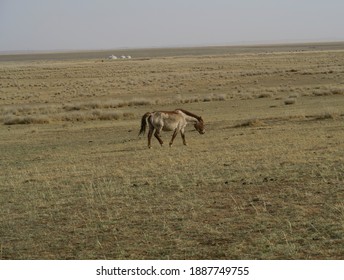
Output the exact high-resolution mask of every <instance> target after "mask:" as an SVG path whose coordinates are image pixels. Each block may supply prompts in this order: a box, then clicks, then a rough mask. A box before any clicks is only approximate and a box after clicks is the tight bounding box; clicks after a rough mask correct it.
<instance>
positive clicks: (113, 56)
mask: <svg viewBox="0 0 344 280" xmlns="http://www.w3.org/2000/svg"><path fill="white" fill-rule="evenodd" d="M119 58H120V59H131V56H130V55H127V56H125V55H121V56H120V57H117V56H115V55H113V54H112V55H110V56H109V57H108V59H119Z"/></svg>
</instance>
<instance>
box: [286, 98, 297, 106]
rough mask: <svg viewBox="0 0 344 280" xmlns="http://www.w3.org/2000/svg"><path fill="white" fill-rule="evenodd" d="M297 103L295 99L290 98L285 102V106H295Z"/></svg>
mask: <svg viewBox="0 0 344 280" xmlns="http://www.w3.org/2000/svg"><path fill="white" fill-rule="evenodd" d="M295 103H296V99H295V98H288V99H286V100H284V105H293V104H295Z"/></svg>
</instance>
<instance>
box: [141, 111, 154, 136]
mask: <svg viewBox="0 0 344 280" xmlns="http://www.w3.org/2000/svg"><path fill="white" fill-rule="evenodd" d="M150 114H151V113H149V112H148V113H146V114H144V115H143V116H142V119H141V129H140V132H139V135H141V134H143V135H144V134H145V132H146V126H147V118H148V117H149V116H150Z"/></svg>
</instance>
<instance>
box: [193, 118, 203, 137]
mask: <svg viewBox="0 0 344 280" xmlns="http://www.w3.org/2000/svg"><path fill="white" fill-rule="evenodd" d="M194 126H195V128H196V130H197V131H198V132H199V134H204V133H205V129H204V122H203V119H202V118H201V117H199V119H198V121H197V122H196V123H195V125H194Z"/></svg>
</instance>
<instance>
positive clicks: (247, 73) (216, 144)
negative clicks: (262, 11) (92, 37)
mask: <svg viewBox="0 0 344 280" xmlns="http://www.w3.org/2000/svg"><path fill="white" fill-rule="evenodd" d="M126 52H127V53H126ZM122 53H123V54H125V55H126V54H130V55H131V56H132V59H125V60H124V59H118V60H108V59H107V56H108V55H111V54H116V55H120V54H122ZM0 61H1V63H0V139H1V140H0V154H1V157H0V167H1V169H0V259H343V258H344V79H343V78H344V43H333V44H330V43H329V44H301V45H284V46H283V45H280V46H256V47H214V48H211V47H209V48H185V49H167V50H160V49H153V50H135V51H134V50H122V51H121V53H116V51H108V52H106V51H102V52H90V53H69V54H42V55H39V54H35V55H33V54H32V55H17V56H0ZM176 108H184V109H186V110H189V111H191V112H193V113H195V114H197V115H200V116H202V118H203V119H204V121H205V124H206V133H205V134H204V135H199V134H198V133H197V132H196V131H195V130H194V129H193V127H192V126H191V125H190V126H189V127H188V129H187V131H186V139H187V142H188V146H183V145H182V141H181V138H180V136H178V137H177V138H176V140H175V142H174V146H173V147H172V148H169V147H168V144H166V145H165V146H163V147H160V145H159V143H158V141H156V139H154V138H153V142H152V146H153V148H152V149H148V148H147V139H146V136H145V137H138V132H139V128H140V121H141V116H142V115H143V114H144V113H146V112H148V111H155V110H160V109H161V110H173V109H176ZM170 137H171V133H168V132H163V133H162V138H163V140H164V141H165V143H168V141H169V139H170Z"/></svg>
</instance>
